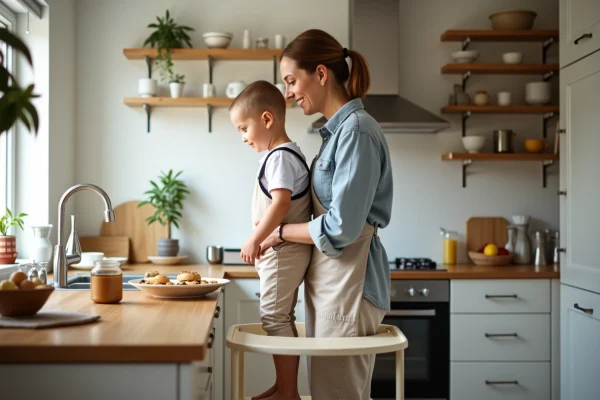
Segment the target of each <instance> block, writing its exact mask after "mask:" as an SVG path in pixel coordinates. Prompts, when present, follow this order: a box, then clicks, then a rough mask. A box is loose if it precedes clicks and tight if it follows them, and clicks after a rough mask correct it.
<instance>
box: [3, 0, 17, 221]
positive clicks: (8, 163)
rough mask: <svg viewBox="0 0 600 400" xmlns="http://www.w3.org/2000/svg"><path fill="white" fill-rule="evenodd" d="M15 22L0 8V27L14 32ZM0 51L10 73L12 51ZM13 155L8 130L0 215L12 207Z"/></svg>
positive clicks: (11, 15) (12, 138) (11, 131)
mask: <svg viewBox="0 0 600 400" xmlns="http://www.w3.org/2000/svg"><path fill="white" fill-rule="evenodd" d="M1 5H2V3H0V6H1ZM15 22H16V20H15V16H14V14H13V13H11V12H10V10H7V9H6V8H5V7H0V27H1V28H8V29H9V30H14V27H15ZM0 51H2V54H4V60H3V66H4V67H5V68H7V69H8V70H9V71H11V72H12V70H13V55H12V50H11V49H10V48H9V47H8V46H7V45H6V43H4V42H0ZM14 153H15V151H14V132H13V130H9V131H8V132H4V133H2V134H1V135H0V214H4V210H5V209H6V207H10V208H11V209H12V208H13V206H14V187H15V186H14V182H15V179H14Z"/></svg>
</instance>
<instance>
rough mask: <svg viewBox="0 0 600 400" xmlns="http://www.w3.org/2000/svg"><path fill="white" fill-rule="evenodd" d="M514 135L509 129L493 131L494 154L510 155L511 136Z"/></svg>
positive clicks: (511, 150)
mask: <svg viewBox="0 0 600 400" xmlns="http://www.w3.org/2000/svg"><path fill="white" fill-rule="evenodd" d="M514 134H515V132H513V131H512V130H510V129H498V130H495V131H494V153H512V152H513V142H512V136H513V135H514Z"/></svg>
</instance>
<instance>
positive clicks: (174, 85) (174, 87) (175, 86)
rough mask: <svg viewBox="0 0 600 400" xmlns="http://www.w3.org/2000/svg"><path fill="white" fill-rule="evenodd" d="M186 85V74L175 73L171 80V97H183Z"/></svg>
mask: <svg viewBox="0 0 600 400" xmlns="http://www.w3.org/2000/svg"><path fill="white" fill-rule="evenodd" d="M184 85H185V75H179V74H174V75H173V76H172V77H171V79H170V82H169V88H170V89H171V97H173V98H177V97H181V95H182V94H183V86H184Z"/></svg>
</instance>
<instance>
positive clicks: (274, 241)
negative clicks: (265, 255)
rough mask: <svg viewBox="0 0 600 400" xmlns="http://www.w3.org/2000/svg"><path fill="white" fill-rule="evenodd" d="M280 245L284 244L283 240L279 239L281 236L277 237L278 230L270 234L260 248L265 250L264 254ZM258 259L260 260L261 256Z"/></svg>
mask: <svg viewBox="0 0 600 400" xmlns="http://www.w3.org/2000/svg"><path fill="white" fill-rule="evenodd" d="M280 243H282V242H281V239H279V235H277V229H275V230H274V231H273V232H271V234H269V236H267V238H266V239H265V240H263V242H262V243H261V244H260V247H261V248H262V250H263V251H262V252H264V251H265V250H267V249H268V248H269V247H273V246H277V245H278V244H280ZM262 252H261V253H262ZM256 258H260V256H259V257H256Z"/></svg>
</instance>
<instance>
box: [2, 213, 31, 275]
mask: <svg viewBox="0 0 600 400" xmlns="http://www.w3.org/2000/svg"><path fill="white" fill-rule="evenodd" d="M26 216H27V214H25V213H20V214H17V215H14V214H13V213H12V211H10V209H8V208H7V209H6V214H4V215H3V216H2V217H0V264H13V263H14V262H15V260H16V259H17V254H18V253H17V237H16V236H13V235H9V234H8V231H9V230H10V228H11V227H13V226H16V227H18V228H21V230H23V218H24V217H26Z"/></svg>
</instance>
